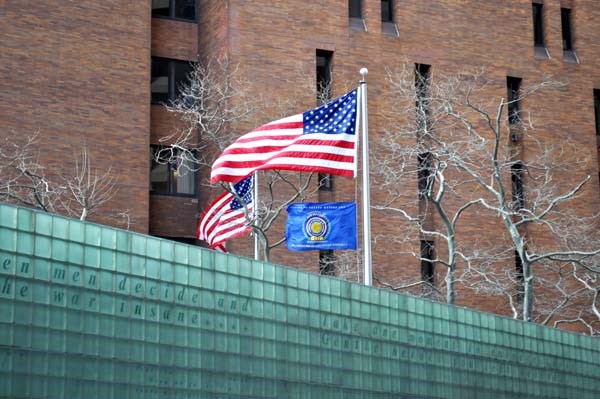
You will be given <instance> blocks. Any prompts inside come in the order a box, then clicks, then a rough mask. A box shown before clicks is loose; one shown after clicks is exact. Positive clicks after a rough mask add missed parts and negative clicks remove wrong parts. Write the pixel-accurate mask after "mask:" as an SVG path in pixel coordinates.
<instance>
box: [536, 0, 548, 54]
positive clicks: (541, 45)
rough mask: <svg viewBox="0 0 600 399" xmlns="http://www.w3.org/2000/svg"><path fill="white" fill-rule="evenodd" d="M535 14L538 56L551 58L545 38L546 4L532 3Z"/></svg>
mask: <svg viewBox="0 0 600 399" xmlns="http://www.w3.org/2000/svg"><path fill="white" fill-rule="evenodd" d="M532 16H533V45H534V47H535V55H536V57H541V58H549V54H548V50H547V49H546V41H545V38H544V5H543V4H542V3H532Z"/></svg>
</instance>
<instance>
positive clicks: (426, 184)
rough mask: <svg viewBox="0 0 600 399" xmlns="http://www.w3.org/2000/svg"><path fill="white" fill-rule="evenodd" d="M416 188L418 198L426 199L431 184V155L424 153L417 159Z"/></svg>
mask: <svg viewBox="0 0 600 399" xmlns="http://www.w3.org/2000/svg"><path fill="white" fill-rule="evenodd" d="M417 165H418V169H417V179H418V180H417V187H418V189H419V198H427V192H428V191H429V188H430V186H431V184H432V183H433V181H432V179H431V177H432V173H431V153H429V152H424V153H421V154H419V156H418V158H417Z"/></svg>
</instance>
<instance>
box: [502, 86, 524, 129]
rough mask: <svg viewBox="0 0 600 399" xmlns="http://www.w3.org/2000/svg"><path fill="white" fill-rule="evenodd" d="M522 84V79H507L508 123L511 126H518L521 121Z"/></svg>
mask: <svg viewBox="0 0 600 399" xmlns="http://www.w3.org/2000/svg"><path fill="white" fill-rule="evenodd" d="M521 82H522V79H521V78H515V77H512V76H507V77H506V91H507V99H508V104H507V111H508V123H509V124H511V125H516V124H518V123H519V122H520V121H521V118H520V116H519V113H520V111H521ZM513 141H516V140H513Z"/></svg>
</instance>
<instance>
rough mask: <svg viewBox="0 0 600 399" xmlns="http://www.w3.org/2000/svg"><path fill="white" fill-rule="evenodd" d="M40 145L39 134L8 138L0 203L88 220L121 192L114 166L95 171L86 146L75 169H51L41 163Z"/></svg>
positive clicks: (0, 167) (1, 148)
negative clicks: (116, 180)
mask: <svg viewBox="0 0 600 399" xmlns="http://www.w3.org/2000/svg"><path fill="white" fill-rule="evenodd" d="M17 137H18V136H17ZM38 143H39V134H38V133H35V134H32V135H29V136H24V137H23V138H22V139H18V138H17V139H14V140H12V139H10V138H5V139H4V141H3V143H2V145H0V200H3V201H7V202H11V203H15V204H18V205H23V206H27V207H31V208H36V209H40V210H43V211H45V212H50V213H59V214H63V215H66V216H71V217H73V216H76V217H79V219H80V220H85V219H86V218H87V217H88V216H89V214H90V213H92V212H94V211H95V210H96V209H97V208H100V207H102V206H103V205H105V204H106V203H107V202H108V201H109V200H110V199H111V198H112V197H113V196H114V195H115V194H116V193H117V187H116V184H115V180H114V176H113V175H112V172H111V169H110V167H109V168H108V169H107V170H106V171H103V172H100V171H98V170H97V169H93V168H92V166H91V161H90V157H89V154H88V151H87V148H86V147H85V146H83V147H82V149H81V155H80V156H76V157H75V159H74V167H73V168H72V169H71V168H70V167H69V166H65V167H64V168H63V169H62V170H58V169H56V168H55V169H54V170H51V169H50V168H49V167H48V166H46V165H44V164H43V163H42V162H40V160H39V155H38V154H39V150H38Z"/></svg>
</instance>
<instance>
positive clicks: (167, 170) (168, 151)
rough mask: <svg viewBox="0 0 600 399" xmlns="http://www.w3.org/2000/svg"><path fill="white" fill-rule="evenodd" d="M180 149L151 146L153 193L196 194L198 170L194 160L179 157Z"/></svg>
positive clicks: (151, 188) (151, 186)
mask: <svg viewBox="0 0 600 399" xmlns="http://www.w3.org/2000/svg"><path fill="white" fill-rule="evenodd" d="M178 155H180V154H179V150H177V149H172V148H168V147H163V146H158V145H152V146H150V192H151V193H152V194H163V195H180V196H194V195H195V194H196V172H195V171H194V169H195V168H194V164H193V162H191V161H189V160H185V159H181V157H178Z"/></svg>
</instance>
